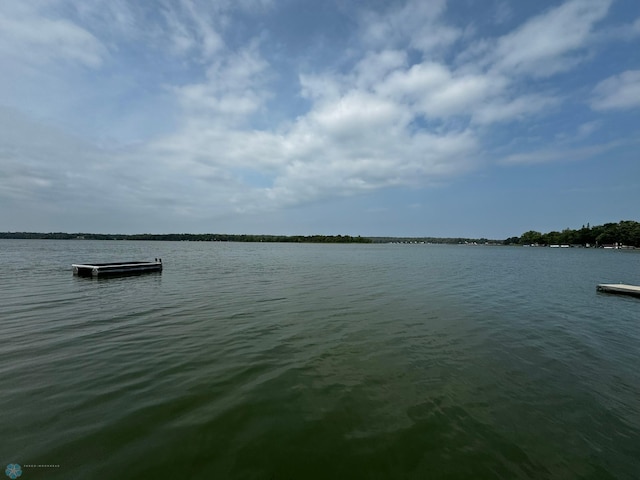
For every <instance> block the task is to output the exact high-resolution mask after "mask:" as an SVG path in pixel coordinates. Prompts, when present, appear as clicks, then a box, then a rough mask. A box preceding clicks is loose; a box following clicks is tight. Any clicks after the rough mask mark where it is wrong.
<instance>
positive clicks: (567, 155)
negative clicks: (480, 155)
mask: <svg viewBox="0 0 640 480" xmlns="http://www.w3.org/2000/svg"><path fill="white" fill-rule="evenodd" d="M620 145H621V142H610V143H605V144H599V145H590V146H587V147H578V148H547V149H541V150H537V151H534V152H526V153H516V154H513V155H509V156H507V157H505V158H503V159H501V160H500V161H499V163H501V164H503V165H534V164H540V163H551V162H570V161H581V160H585V159H587V158H591V157H593V156H595V155H598V154H601V153H604V152H606V151H609V150H612V149H614V148H616V147H618V146H620Z"/></svg>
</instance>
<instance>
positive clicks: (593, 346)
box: [0, 240, 640, 480]
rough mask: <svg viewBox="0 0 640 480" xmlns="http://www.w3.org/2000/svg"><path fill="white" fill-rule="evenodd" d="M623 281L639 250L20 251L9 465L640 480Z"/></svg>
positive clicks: (6, 409) (630, 327)
mask: <svg viewBox="0 0 640 480" xmlns="http://www.w3.org/2000/svg"><path fill="white" fill-rule="evenodd" d="M155 257H162V259H163V262H164V271H163V272H162V273H161V274H149V275H144V276H134V277H122V278H112V279H104V280H102V279H100V280H95V279H90V278H78V277H74V276H73V275H72V273H71V266H70V265H71V263H78V262H98V261H117V260H146V259H152V258H155ZM605 282H609V283H617V282H623V283H632V284H640V252H638V251H636V252H633V251H611V250H606V251H605V250H593V249H548V248H522V247H484V246H437V245H391V244H389V245H317V244H256V243H254V244H244V243H190V242H134V241H111V242H108V241H106V242H101V241H46V240H43V241H40V240H28V241H18V240H16V241H13V240H0V326H1V330H0V332H1V340H2V342H1V343H0V386H1V388H2V390H1V392H2V394H1V397H0V429H1V430H0V431H1V435H0V462H2V469H3V471H4V468H5V466H6V465H7V464H9V463H18V464H20V465H22V471H23V475H22V477H21V479H24V480H30V479H40V478H42V479H44V478H47V479H58V478H59V479H62V478H64V479H68V478H74V479H116V478H117V479H138V478H149V479H158V478H167V479H169V478H171V479H216V478H221V479H222V478H238V479H265V480H267V479H303V478H305V479H306V478H311V479H314V478H317V479H321V478H322V479H328V478H337V479H342V478H344V479H348V478H349V479H351V478H363V479H376V478H380V479H387V478H394V479H395V478H398V479H404V478H416V479H424V478H434V479H439V478H447V479H485V478H486V479H494V478H502V479H518V478H526V479H529V478H532V479H533V478H535V479H546V478H549V479H572V478H581V479H613V478H615V479H636V478H639V477H640V299H635V298H629V297H619V296H612V295H606V294H600V293H596V289H595V287H596V284H598V283H605ZM38 465H40V466H38Z"/></svg>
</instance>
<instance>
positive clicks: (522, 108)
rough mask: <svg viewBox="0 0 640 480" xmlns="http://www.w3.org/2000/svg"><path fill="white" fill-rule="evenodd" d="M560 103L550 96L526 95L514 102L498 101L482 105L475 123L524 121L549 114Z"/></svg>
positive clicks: (515, 99) (474, 117)
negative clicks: (524, 119) (530, 117)
mask: <svg viewBox="0 0 640 480" xmlns="http://www.w3.org/2000/svg"><path fill="white" fill-rule="evenodd" d="M559 102H560V100H559V99H558V98H555V97H552V96H548V95H538V94H526V95H521V96H519V97H516V98H514V99H512V100H498V101H495V102H489V103H486V104H484V105H481V106H480V107H479V108H478V109H477V110H476V111H475V112H474V115H473V119H474V121H475V122H477V123H480V124H489V123H495V122H503V121H507V120H514V119H523V118H525V117H528V116H530V115H533V114H537V113H541V112H548V110H549V109H550V108H552V107H554V106H555V105H557V104H558V103H559Z"/></svg>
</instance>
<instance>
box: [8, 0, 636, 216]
mask: <svg viewBox="0 0 640 480" xmlns="http://www.w3.org/2000/svg"><path fill="white" fill-rule="evenodd" d="M24 4H25V2H23V3H20V2H18V3H13V4H8V5H10V6H8V7H7V6H4V7H3V9H2V10H1V11H0V27H2V28H0V56H2V58H8V57H9V56H10V57H11V60H12V62H15V63H16V64H20V65H22V66H25V65H26V66H29V67H31V68H33V67H34V66H37V68H33V70H34V71H37V75H35V74H34V79H35V80H34V79H30V80H32V85H38V86H39V87H40V86H41V88H42V91H43V92H46V94H45V93H43V94H42V97H38V99H39V98H47V97H50V98H52V99H53V98H54V97H55V100H56V101H53V100H50V101H48V102H46V106H39V105H38V103H43V102H41V101H31V100H29V98H33V94H30V95H25V99H23V100H22V101H21V103H20V102H16V104H19V105H21V106H22V113H20V112H18V113H19V115H18V116H17V118H18V120H17V121H15V122H14V123H11V120H10V119H11V118H13V117H15V116H14V115H13V114H12V113H11V112H10V111H9V110H6V109H5V110H2V111H1V112H0V126H4V127H5V128H4V131H3V132H2V134H1V135H0V197H2V198H3V199H9V200H10V201H12V202H17V203H18V202H20V201H28V202H34V204H36V203H37V202H38V201H40V202H43V205H46V207H45V208H58V209H59V210H60V211H62V210H64V208H66V207H69V208H74V209H80V210H83V209H86V210H87V211H90V210H91V208H98V207H99V205H101V207H100V208H106V209H109V210H110V211H112V212H120V213H122V214H125V213H127V214H133V213H139V214H143V215H145V216H149V215H154V214H153V213H152V212H153V211H154V209H155V210H157V209H158V208H157V207H158V206H161V208H162V210H163V211H164V212H167V214H175V215H176V216H179V217H180V218H183V217H184V218H211V217H212V216H216V215H225V214H234V213H247V212H252V213H256V212H267V211H274V210H277V209H280V208H285V207H295V206H298V205H304V204H308V203H313V202H321V201H322V200H325V199H331V198H335V197H349V196H353V195H359V194H363V193H371V192H375V191H381V190H384V189H391V188H396V187H409V188H424V187H428V186H430V185H434V184H437V183H439V182H443V181H449V180H450V179H451V178H454V177H456V176H460V175H463V174H465V173H466V172H470V171H473V170H474V169H478V168H482V167H484V166H485V165H487V164H488V163H489V162H488V160H487V159H488V158H490V157H491V156H492V155H493V156H498V155H497V153H496V151H498V149H497V148H494V147H492V145H495V144H496V143H498V140H496V138H501V137H500V135H509V134H511V132H513V131H516V130H517V131H518V135H520V136H519V138H525V137H526V141H527V148H528V149H530V150H527V151H525V152H517V151H513V153H512V154H511V155H507V156H503V157H502V160H500V161H499V163H501V164H502V165H520V164H532V163H545V162H556V161H561V160H567V159H581V158H589V157H590V156H594V155H596V154H598V153H602V152H604V151H606V150H607V149H608V148H612V147H611V146H609V145H608V144H607V145H600V146H589V147H579V146H576V148H573V149H571V148H566V144H565V145H564V147H563V146H562V145H560V144H555V145H556V147H555V148H553V147H547V148H539V149H537V150H536V149H535V148H534V147H533V145H536V144H537V145H540V144H544V143H545V142H546V139H545V137H544V135H543V134H541V135H540V136H539V137H538V138H537V139H533V135H530V134H529V132H527V131H526V130H527V128H530V127H531V128H533V127H532V125H531V124H530V123H528V121H529V120H530V119H531V118H532V117H534V116H535V117H536V118H537V117H542V116H544V115H549V116H553V115H554V114H555V113H557V111H558V110H559V107H560V106H562V107H566V106H567V105H569V103H570V100H569V99H568V97H569V94H568V93H567V90H565V89H563V88H560V87H558V86H557V85H559V84H554V83H552V81H553V78H554V76H555V75H556V74H559V73H562V72H568V71H569V70H570V69H573V68H576V67H579V66H580V65H581V62H583V61H585V59H587V58H588V57H589V55H588V54H589V49H590V47H591V46H592V45H593V43H594V42H595V41H604V40H603V38H604V37H602V36H601V37H598V31H597V30H596V26H597V24H598V22H599V21H600V20H602V19H603V18H605V16H606V15H607V11H608V8H609V5H610V2H609V1H606V0H603V1H599V0H598V1H596V0H580V1H577V0H571V1H567V2H564V3H562V4H560V5H559V6H557V7H555V8H552V9H548V10H546V11H544V12H543V13H541V14H540V15H538V16H536V17H533V18H531V19H529V20H527V21H525V22H524V23H522V24H521V25H520V26H518V27H516V28H515V29H513V30H512V31H510V32H509V33H507V34H505V35H499V34H497V33H496V30H493V29H495V23H500V24H501V26H500V30H499V31H500V32H504V31H505V30H504V29H505V28H506V26H507V25H508V24H509V23H510V22H511V21H513V19H514V18H515V17H516V16H515V13H514V10H512V8H514V9H515V7H510V5H511V4H508V3H506V2H497V3H494V6H495V5H497V9H496V10H495V12H490V14H489V16H490V18H489V21H488V22H487V24H488V25H490V27H487V29H485V30H482V28H484V27H483V26H481V25H480V24H478V25H475V26H474V25H473V24H467V25H464V22H462V21H460V22H458V23H456V24H454V23H453V22H451V21H450V19H451V18H453V17H454V15H453V14H454V13H455V12H453V11H452V12H448V11H447V2H446V1H445V0H433V1H430V2H423V1H418V0H411V1H408V2H400V3H395V2H394V3H393V4H391V5H385V6H384V8H382V7H381V8H380V10H378V11H374V10H373V9H371V8H369V9H368V10H367V11H361V10H359V11H358V12H359V13H358V14H357V15H355V18H357V19H358V23H357V28H356V29H355V30H354V31H351V32H349V33H348V34H344V36H343V37H340V38H339V39H337V40H336V44H340V45H344V49H343V50H337V51H336V52H335V54H334V57H335V58H332V59H329V60H326V61H322V60H317V59H316V58H315V57H312V56H311V54H310V53H309V51H310V50H313V49H315V48H316V46H315V45H314V46H313V48H311V47H310V49H305V47H304V45H305V44H304V42H305V41H306V40H307V39H306V38H304V36H301V38H300V42H301V45H302V46H300V47H299V48H296V49H292V50H291V51H294V50H295V54H294V53H291V55H292V57H291V58H290V59H288V61H289V62H290V64H291V65H293V66H298V65H304V67H299V69H298V70H292V72H282V71H281V70H280V69H279V67H280V66H281V65H282V63H283V62H282V61H281V59H282V57H283V56H286V55H287V54H289V53H290V51H289V50H287V48H286V45H285V46H283V45H281V44H278V45H274V44H271V43H270V39H272V38H273V37H275V35H274V36H270V35H269V34H268V33H266V34H265V33H264V32H263V29H267V28H269V27H268V25H269V23H268V22H269V19H268V18H267V17H268V15H267V16H265V18H258V17H257V16H255V15H254V13H255V12H264V11H266V10H267V9H270V8H277V5H278V4H277V2H273V3H272V2H266V1H265V2H262V1H258V0H245V1H242V2H239V3H238V2H232V1H231V0H219V1H216V2H205V1H200V0H176V1H170V0H158V2H157V3H154V5H153V8H150V7H149V6H147V5H145V4H143V3H140V4H138V3H135V2H133V3H131V2H126V1H122V0H114V1H113V2H108V3H104V2H101V1H87V2H81V3H79V4H78V5H77V6H74V7H73V8H72V7H70V6H69V5H70V4H65V3H64V2H59V1H52V3H50V4H47V3H46V2H43V3H34V4H30V5H31V6H25V5H24ZM47 5H48V6H47ZM65 6H66V7H65ZM63 7H65V8H63ZM345 8H346V7H345ZM350 8H356V7H350ZM65 12H66V13H65ZM276 13H277V12H276ZM449 14H451V15H449ZM288 20H290V19H288ZM636 23H637V22H636ZM279 28H286V26H282V25H280V26H279ZM634 28H636V27H635V23H634V24H632V26H631V27H629V29H630V31H635V30H633V29H634ZM35 32H39V33H38V34H37V33H35ZM237 32H243V33H242V34H238V33H237ZM247 32H249V33H247ZM480 32H482V33H480ZM607 41H608V40H607ZM341 42H342V43H341ZM276 50H278V51H277V52H276ZM20 51H24V52H26V53H25V54H24V55H23V57H21V56H20V55H18V54H16V53H15V52H20ZM313 51H314V52H315V51H316V50H313ZM331 53H332V54H333V52H331ZM328 56H329V55H327V57H328ZM323 60H324V58H323ZM21 62H22V63H21ZM56 63H60V64H64V65H68V64H74V65H79V66H82V67H88V68H84V69H69V71H67V70H65V69H59V68H57V67H56V66H55V64H56ZM285 63H286V62H285ZM309 65H311V66H312V67H310V66H309ZM95 69H100V75H96V74H95V72H93V71H92V70H95ZM76 70H82V71H83V72H84V73H82V74H79V73H77V72H76ZM87 72H88V73H87ZM56 75H57V76H56ZM605 75H606V74H605ZM639 77H640V74H639V72H638V71H637V70H629V71H627V72H624V73H621V74H619V75H615V76H612V77H610V78H608V79H606V80H604V81H602V82H601V83H600V84H598V85H597V87H596V88H595V89H594V90H593V96H592V97H591V106H592V107H593V109H594V110H596V111H600V110H613V109H621V108H630V107H631V106H635V107H637V106H638V103H637V102H638V100H637V99H638V98H640V94H639V93H638V85H640V78H639ZM15 78H16V79H21V80H24V78H25V77H24V76H23V77H19V75H16V76H15ZM51 78H55V80H56V82H53V81H52V80H51ZM292 79H293V81H292ZM17 81H18V80H16V81H15V83H17ZM3 82H8V80H6V79H4V80H3V79H0V86H2V83H3ZM74 82H75V83H74ZM594 83H595V82H594ZM54 84H55V86H56V88H57V89H54V88H53V87H52V85H54ZM60 85H63V86H65V87H66V90H65V89H64V88H61V87H60ZM76 85H80V86H83V87H84V90H83V89H82V88H76ZM97 85H99V87H97ZM26 90H29V89H26ZM67 90H73V92H72V93H73V94H70V92H69V91H67ZM93 90H95V92H93V94H92V95H90V94H83V92H92V91H93ZM6 91H7V92H10V90H6ZM52 92H53V93H58V92H66V93H63V94H61V95H50V93H52ZM96 92H97V93H96ZM158 92H161V93H158ZM28 93H29V92H28ZM5 95H7V96H8V95H9V94H5ZM142 97H144V99H143V98H142ZM160 97H162V98H163V100H164V101H165V104H161V103H160V102H159V100H158V98H160ZM143 100H144V101H143ZM57 102H59V103H60V105H58V103H57ZM153 105H161V106H158V107H157V109H156V110H153V109H152V108H151V106H153ZM165 105H171V106H172V107H171V108H168V107H166V106H165ZM45 107H46V108H45ZM16 108H18V110H20V108H19V107H16ZM103 109H108V110H109V112H108V115H107V114H105V117H106V118H108V121H105V122H104V123H106V124H107V127H109V125H111V126H112V130H111V131H117V128H116V127H114V125H133V123H140V124H144V125H152V126H151V127H149V131H145V132H144V134H140V135H137V136H134V137H135V140H136V143H135V144H133V143H131V142H129V143H127V142H126V141H123V139H122V138H126V135H124V134H123V135H121V137H122V138H118V139H116V140H114V141H111V142H110V143H109V142H102V143H101V144H100V145H98V144H97V143H96V142H95V141H93V142H92V141H90V140H89V138H91V137H90V135H86V136H85V137H84V138H83V137H82V136H81V135H80V134H79V132H80V131H81V130H80V129H78V131H76V132H75V134H74V133H73V129H72V128H69V127H68V125H74V122H76V123H75V124H77V123H79V122H84V123H87V124H88V123H91V120H92V119H94V118H95V117H97V114H95V115H91V116H89V115H88V114H89V113H91V114H93V113H94V112H98V111H102V110H103ZM24 112H29V114H26V113H24ZM43 112H44V113H43ZM292 112H293V113H292ZM134 114H137V115H134ZM163 115H166V116H167V117H170V118H168V120H167V122H166V125H170V128H168V127H166V125H162V126H157V127H156V126H154V120H155V118H156V117H162V116H163ZM43 117H46V118H48V119H49V120H48V121H36V120H34V119H35V118H43ZM132 118H133V119H135V122H132V121H131V119H132ZM47 122H48V123H49V125H46V123H47ZM158 123H160V122H158ZM569 123H570V125H567V127H566V130H567V131H578V133H579V136H581V138H586V137H588V136H589V134H590V133H592V132H593V131H594V130H595V129H596V127H598V126H600V125H603V124H602V123H600V122H598V121H596V120H593V119H590V118H582V117H580V119H579V121H578V122H577V123H578V124H579V125H578V124H576V122H573V123H572V122H571V121H570V122H569ZM52 124H55V125H58V127H52V126H51V125H52ZM63 125H67V127H62V126H63ZM96 125H97V126H96V127H94V130H95V131H94V132H93V133H96V134H97V135H100V134H102V133H103V132H104V131H105V130H107V128H103V127H102V125H101V124H100V123H99V122H97V123H96ZM65 128H66V130H65ZM122 128H126V129H130V130H133V129H135V126H134V125H133V126H132V127H131V128H129V127H122ZM603 128H604V127H603ZM518 129H519V130H518ZM88 130H90V129H88ZM83 132H84V131H83ZM503 132H507V133H503ZM576 138H577V137H576ZM574 143H577V141H576V142H574ZM123 145H126V146H124V147H123ZM572 145H573V144H572ZM101 147H104V148H101ZM516 147H517V148H520V149H521V148H522V146H521V145H519V146H516ZM501 151H504V150H501ZM80 184H81V185H88V186H90V188H89V189H82V190H79V189H78V188H77V185H80ZM105 205H108V207H107V206H105Z"/></svg>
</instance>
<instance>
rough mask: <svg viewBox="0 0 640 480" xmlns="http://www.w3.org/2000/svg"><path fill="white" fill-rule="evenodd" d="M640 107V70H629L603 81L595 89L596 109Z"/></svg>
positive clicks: (592, 102)
mask: <svg viewBox="0 0 640 480" xmlns="http://www.w3.org/2000/svg"><path fill="white" fill-rule="evenodd" d="M639 107H640V70H627V71H626V72H622V73H621V74H619V75H614V76H612V77H609V78H607V79H605V80H603V81H601V82H600V83H599V84H598V85H596V87H595V88H594V90H593V96H592V101H591V108H593V109H594V110H627V109H633V108H639Z"/></svg>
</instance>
